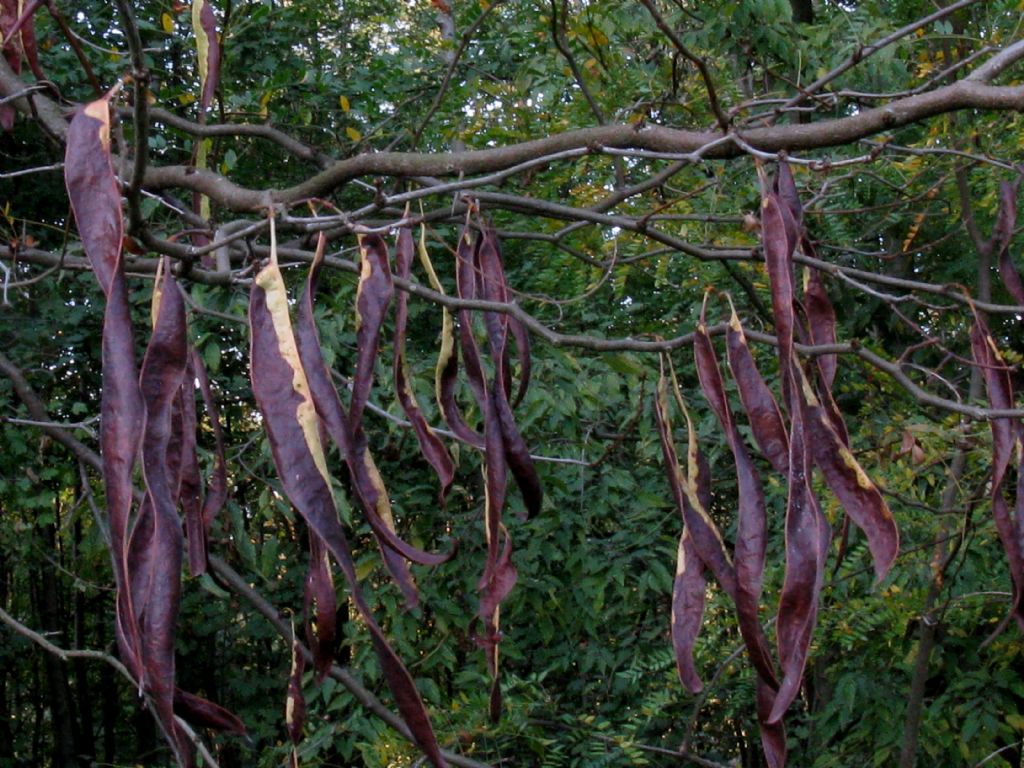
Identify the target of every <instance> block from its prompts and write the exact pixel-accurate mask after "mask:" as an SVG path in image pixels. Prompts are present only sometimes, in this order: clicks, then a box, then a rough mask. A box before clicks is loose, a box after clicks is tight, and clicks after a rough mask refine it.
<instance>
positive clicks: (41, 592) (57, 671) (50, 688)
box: [33, 523, 76, 768]
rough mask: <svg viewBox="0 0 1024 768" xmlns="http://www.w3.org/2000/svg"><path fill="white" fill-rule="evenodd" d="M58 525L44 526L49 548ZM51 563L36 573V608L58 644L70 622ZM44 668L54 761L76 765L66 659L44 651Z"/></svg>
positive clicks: (53, 544) (61, 766) (51, 549)
mask: <svg viewBox="0 0 1024 768" xmlns="http://www.w3.org/2000/svg"><path fill="white" fill-rule="evenodd" d="M56 533H57V532H56V526H55V524H53V523H50V524H49V525H46V526H44V527H43V530H42V538H43V544H44V548H45V551H46V552H56V539H57V536H56ZM53 571H54V569H53V566H52V565H51V564H50V563H44V564H42V565H41V566H40V567H39V569H38V571H37V573H36V584H37V587H36V589H34V590H33V592H34V594H35V598H36V612H37V613H38V615H39V623H40V626H42V628H43V632H44V633H45V634H46V635H48V636H49V637H51V638H52V639H53V642H55V643H56V644H57V645H66V643H67V641H66V639H65V638H64V636H63V628H64V627H65V626H67V621H66V620H65V617H64V616H62V615H61V610H60V596H59V595H58V591H57V579H56V577H55V575H54V572H53ZM43 671H44V674H45V675H46V692H47V700H48V703H49V707H50V721H51V724H52V726H53V765H54V766H55V768H65V767H66V768H73V766H75V765H76V760H75V728H74V725H75V721H74V709H73V707H72V703H71V687H70V685H69V684H68V677H67V668H66V667H65V665H64V662H63V661H61V660H60V659H58V658H57V657H56V656H54V655H53V654H50V653H45V652H44V653H43Z"/></svg>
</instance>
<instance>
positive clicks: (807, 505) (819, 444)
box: [655, 164, 899, 768]
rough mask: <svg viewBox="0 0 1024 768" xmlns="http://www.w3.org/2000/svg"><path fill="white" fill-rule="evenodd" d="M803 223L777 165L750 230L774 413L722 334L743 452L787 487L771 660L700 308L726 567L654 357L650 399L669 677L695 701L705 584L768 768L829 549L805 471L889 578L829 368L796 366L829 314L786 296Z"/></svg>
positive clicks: (752, 540)
mask: <svg viewBox="0 0 1024 768" xmlns="http://www.w3.org/2000/svg"><path fill="white" fill-rule="evenodd" d="M802 219H803V211H802V208H801V205H800V201H799V198H798V196H797V192H796V186H795V184H794V182H793V178H792V175H791V173H790V171H789V168H788V167H787V166H786V165H785V164H780V166H779V172H778V175H777V176H776V177H775V179H774V181H773V182H772V183H771V185H770V186H769V185H767V184H766V188H765V189H764V191H763V200H762V210H761V222H762V243H763V250H764V256H765V263H766V267H767V272H768V278H769V282H770V287H771V297H772V315H773V320H774V324H775V330H776V336H777V339H778V357H779V370H780V379H781V396H782V402H783V404H784V406H785V407H784V409H780V407H779V405H778V402H777V400H776V398H775V395H774V394H773V393H772V391H771V389H770V388H769V387H768V385H767V384H766V383H765V381H764V379H763V377H762V376H761V374H760V372H759V370H758V368H757V364H756V362H755V360H754V357H753V355H752V354H751V351H750V348H749V346H748V344H747V339H746V336H745V334H744V331H743V326H742V323H741V322H740V319H739V316H738V315H737V313H736V311H735V309H732V312H731V317H730V320H729V325H728V329H727V332H726V349H727V361H728V368H729V370H730V372H731V374H732V376H733V379H734V380H735V382H736V386H737V389H738V392H739V395H740V401H741V403H742V405H743V409H744V410H745V411H746V413H747V418H748V421H749V424H750V429H751V432H752V434H753V438H754V441H755V442H756V444H757V447H758V448H759V449H760V451H761V453H762V454H763V455H764V457H765V458H766V459H767V461H768V463H769V464H770V465H771V467H772V469H773V470H774V471H776V472H778V473H779V474H781V475H782V476H783V477H785V478H786V488H787V501H786V519H785V541H786V569H785V577H784V580H783V585H782V591H781V593H780V595H779V601H778V613H777V617H776V643H775V650H776V653H775V654H774V655H773V654H772V651H771V648H770V644H769V642H768V640H767V638H766V637H765V634H764V631H763V629H762V624H761V619H760V615H759V609H760V600H761V596H762V580H763V574H764V566H765V544H766V529H767V510H766V503H765V497H764V491H763V487H762V481H761V478H760V475H759V473H758V470H757V468H756V466H755V464H754V462H753V460H752V458H751V456H750V453H749V451H748V448H747V446H746V444H745V442H744V441H743V438H742V436H741V433H740V431H739V428H738V426H737V423H736V420H735V418H734V415H733V413H732V412H731V409H730V407H729V403H728V399H727V397H726V392H725V386H724V381H723V378H722V373H721V368H720V365H719V361H718V356H717V353H716V351H715V347H714V345H713V344H712V341H711V337H710V335H709V334H708V330H707V326H706V324H705V311H706V300H705V307H704V308H703V309H702V311H701V319H700V323H699V324H698V326H697V329H696V332H695V334H694V358H695V363H696V369H697V375H698V378H699V381H700V388H701V391H702V392H703V394H704V397H705V399H706V400H707V401H708V403H709V405H710V406H711V410H712V411H714V413H715V416H716V418H717V419H718V421H719V423H720V424H721V426H722V429H723V431H724V434H725V438H726V441H727V442H728V444H729V448H730V450H731V452H732V455H733V458H734V462H735V467H736V479H737V490H738V493H737V497H738V509H737V520H736V541H735V544H734V547H733V549H732V552H731V553H730V551H729V549H728V547H727V546H726V544H725V542H724V540H723V538H722V535H721V533H720V532H719V530H718V528H717V526H716V524H715V522H714V520H713V519H712V517H711V515H710V514H709V509H710V501H711V492H710V488H711V481H710V476H709V470H708V465H707V463H706V462H705V460H704V459H703V457H702V455H701V452H700V449H699V446H698V444H697V438H696V432H695V431H694V429H693V424H692V421H691V418H690V415H689V412H688V411H687V408H686V403H685V400H684V398H683V395H682V391H681V390H680V387H679V384H678V382H677V380H676V377H675V373H674V371H673V370H672V367H671V362H670V360H669V359H668V356H667V355H664V356H663V357H662V364H661V376H660V378H659V385H658V391H657V395H656V399H655V416H656V419H657V422H658V430H659V435H660V438H661V444H662V452H663V455H664V458H665V465H666V472H667V474H668V481H669V486H670V488H671V491H672V496H673V499H674V500H675V502H676V505H677V506H678V508H679V510H680V513H681V516H682V519H683V525H684V528H683V533H682V536H681V537H680V540H679V551H678V562H677V568H676V578H675V585H674V588H673V595H672V625H671V631H672V641H673V646H674V648H675V653H676V661H677V667H678V671H679V677H680V680H681V681H682V683H683V685H684V686H685V687H686V688H687V689H688V690H690V691H691V692H694V693H696V692H698V691H700V690H701V688H702V683H701V680H700V676H699V673H698V671H697V669H696V666H695V663H694V658H693V651H694V644H695V642H696V639H697V636H698V633H699V631H700V625H701V622H702V616H703V611H704V593H705V579H706V576H705V573H706V572H710V573H711V575H712V576H713V577H714V579H715V580H716V581H717V582H718V584H719V586H720V587H721V589H722V591H723V592H725V593H726V595H728V596H729V598H730V599H731V600H732V601H733V604H734V606H735V610H736V616H737V622H738V624H739V629H740V634H741V636H742V638H743V643H744V645H745V647H746V650H747V654H748V656H749V658H750V662H751V665H752V666H753V668H754V671H755V673H756V677H757V685H756V707H757V717H758V722H759V725H760V728H761V741H762V745H763V747H764V752H765V756H766V759H767V760H768V764H769V765H770V766H772V768H777V767H780V766H783V765H785V761H786V737H785V730H784V728H783V717H784V715H785V714H786V710H787V709H788V708H789V706H790V705H791V704H792V703H793V700H794V699H795V698H796V696H797V695H798V693H799V691H800V684H801V681H802V679H803V673H804V668H805V666H806V663H807V654H808V649H809V647H810V642H811V638H812V636H813V633H814V627H815V624H816V621H817V611H818V601H819V597H820V593H821V587H822V582H823V578H824V563H825V557H826V555H827V552H828V549H829V544H830V542H831V530H830V526H829V523H828V520H827V519H826V517H825V515H824V513H823V512H822V510H821V506H820V504H819V502H818V499H817V498H816V496H815V494H814V492H813V490H812V487H811V479H812V472H813V468H814V467H815V466H816V467H817V468H818V470H819V471H820V472H821V476H822V478H823V479H824V481H825V484H826V485H827V486H828V487H829V489H830V490H831V491H832V493H833V494H835V496H836V498H837V499H838V500H839V502H840V504H841V505H842V507H843V509H844V510H845V512H846V514H847V516H848V518H849V519H850V520H852V521H853V522H854V524H856V525H857V526H858V527H859V528H860V529H861V530H862V531H863V532H864V534H865V536H866V538H867V542H868V547H869V549H870V551H871V555H872V557H873V560H874V565H875V573H876V575H877V577H878V579H882V578H884V576H885V575H886V574H887V573H888V572H889V569H890V568H891V567H892V564H893V561H894V560H895V558H896V556H897V554H898V552H899V534H898V531H897V529H896V523H895V521H894V520H893V517H892V513H891V512H890V510H889V507H888V505H887V504H886V503H885V500H884V498H883V497H882V494H881V493H880V492H879V490H878V488H877V487H876V486H875V484H874V483H873V482H872V481H871V480H870V479H869V478H868V476H867V475H866V474H865V472H864V470H863V469H862V468H861V466H860V464H859V463H858V462H857V460H856V458H855V457H854V455H853V453H852V452H851V451H850V448H849V444H848V437H847V430H846V426H845V424H844V423H843V419H842V416H841V414H840V412H839V409H838V407H837V406H836V404H835V401H834V399H833V398H832V393H831V390H832V384H833V382H834V380H835V375H836V358H835V356H834V355H831V354H827V355H820V356H818V357H816V358H814V359H813V360H812V361H810V362H809V363H806V364H805V363H803V362H801V361H800V360H799V359H798V358H797V356H796V354H795V349H794V345H795V341H796V340H800V341H803V342H806V343H809V344H816V345H823V344H829V343H832V342H834V341H835V312H834V310H833V309H832V305H831V303H830V302H829V300H828V296H827V294H826V292H825V289H824V286H823V285H822V284H821V282H820V279H819V278H818V276H817V275H816V274H813V273H812V274H810V275H809V277H808V278H807V280H806V281H805V285H804V291H803V296H802V298H801V299H800V300H798V299H797V296H796V290H795V284H796V281H795V277H794V273H793V254H794V252H795V251H796V250H797V249H798V248H799V249H803V251H804V252H805V253H808V254H811V253H812V248H813V246H812V244H811V242H810V240H809V239H808V237H807V235H806V232H805V230H804V228H803V221H802ZM670 391H671V396H670ZM672 399H674V400H675V401H676V403H677V405H678V407H679V409H680V410H681V412H682V413H683V416H684V420H685V422H686V428H687V429H686V431H687V435H688V438H687V443H688V445H687V452H686V468H685V471H684V469H683V468H682V467H681V466H680V464H679V460H678V457H677V454H676V449H675V445H674V442H673V437H672V421H671V417H670V406H671V400H672ZM812 445H813V450H812V449H811V446H812Z"/></svg>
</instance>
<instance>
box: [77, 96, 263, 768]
mask: <svg viewBox="0 0 1024 768" xmlns="http://www.w3.org/2000/svg"><path fill="white" fill-rule="evenodd" d="M108 99H109V95H108V97H105V98H102V99H99V100H97V101H94V102H91V103H90V104H87V105H86V106H84V107H83V108H81V109H80V110H79V111H78V112H76V113H75V116H74V118H73V119H72V121H71V125H70V126H69V128H68V137H67V154H66V157H65V170H64V173H65V180H66V183H67V189H68V195H69V197H70V199H71V205H72V208H73V210H74V214H75V219H76V221H77V222H78V230H79V233H80V235H81V238H82V244H83V247H84V249H85V252H86V254H87V256H88V258H89V261H90V264H91V265H92V269H93V273H94V274H95V275H96V279H97V280H98V281H99V284H100V287H101V288H102V290H103V293H104V295H105V297H106V308H105V310H104V317H103V340H102V362H103V374H102V378H103V394H102V401H101V417H102V421H101V428H100V444H101V451H102V456H103V479H104V487H105V493H106V505H107V513H108V517H107V521H108V525H109V534H110V550H111V558H112V561H113V570H114V579H115V585H116V614H115V622H116V627H115V629H116V636H117V644H118V650H119V652H120V656H121V659H122V660H123V661H124V663H125V666H126V667H127V669H128V670H129V671H130V672H131V674H132V676H133V677H134V678H135V680H136V681H137V683H138V686H139V690H140V693H142V694H144V695H145V696H146V697H147V698H148V700H149V702H150V705H151V708H152V710H153V713H154V715H155V716H156V719H157V721H158V722H159V723H160V726H161V728H162V729H163V731H164V733H165V735H166V737H167V740H168V742H169V743H170V744H171V746H172V748H173V749H174V751H175V754H176V755H177V758H178V760H179V762H180V763H181V764H182V765H191V764H193V762H194V757H193V751H194V747H193V744H192V743H191V741H190V740H189V739H188V738H187V736H186V735H185V732H184V731H183V729H182V728H181V727H180V726H179V725H178V723H177V721H176V720H175V715H180V716H182V717H184V718H186V719H188V720H191V721H192V722H194V723H195V724H197V725H201V726H205V727H212V728H216V729H218V730H223V731H228V732H233V733H238V734H244V733H245V728H244V726H243V725H242V723H241V722H240V721H239V720H238V719H237V718H236V717H235V716H234V715H232V714H231V713H229V712H227V711H226V710H224V709H223V708H221V707H219V706H217V705H215V704H213V703H212V702H209V701H206V700H205V699H202V698H200V697H198V696H194V695H192V694H189V693H187V692H185V691H182V690H180V689H178V688H177V687H176V686H175V671H174V666H175V659H174V639H175V625H176V622H177V616H178V606H179V602H180V597H181V567H182V560H183V552H184V537H183V535H182V517H183V518H184V527H185V529H186V530H187V532H188V561H189V566H190V570H191V571H192V573H193V575H198V574H200V573H202V572H204V571H205V569H206V542H207V533H208V531H209V529H210V525H211V524H212V522H213V519H214V516H215V515H216V514H217V512H218V511H219V510H220V508H221V507H222V506H223V504H224V501H225V499H226V496H227V473H226V468H225V464H224V450H223V441H222V438H221V431H220V422H219V419H218V416H217V410H216V406H215V403H214V399H213V395H212V392H211V389H210V385H209V381H208V379H207V376H206V371H205V369H204V367H203V364H202V361H201V359H200V357H199V356H198V355H197V354H196V352H195V350H194V349H193V348H192V347H191V345H190V344H189V341H188V328H187V325H186V319H185V305H184V300H183V298H182V295H181V292H180V290H179V288H178V285H177V283H176V282H175V280H174V277H173V275H172V274H171V271H170V268H169V266H167V265H164V266H163V268H162V269H161V271H160V272H159V274H158V275H157V279H156V283H155V286H154V291H153V302H152V329H151V332H150V337H149V343H148V345H147V347H146V353H145V356H144V358H143V360H142V365H141V368H140V367H138V366H137V365H136V360H135V338H134V330H133V328H132V322H131V313H130V307H129V301H128V287H127V283H126V281H125V274H124V261H123V258H122V242H123V237H124V224H123V220H122V217H121V194H120V191H119V188H118V184H117V180H116V177H115V175H114V171H113V167H112V165H111V158H110V109H109V103H108ZM197 381H198V382H199V383H200V392H201V395H202V399H203V401H204V403H205V405H206V409H207V414H208V416H209V418H210V422H211V425H212V428H213V433H214V437H215V441H216V458H215V461H214V466H213V470H212V473H211V476H210V478H209V479H208V481H207V483H206V484H205V486H206V487H205V493H204V490H203V485H204V484H203V482H202V478H201V476H200V469H199V462H198V459H197V455H196V430H197V415H196V400H195V384H196V382H197ZM140 458H141V466H142V478H143V482H144V490H143V492H142V493H141V494H138V495H137V494H136V493H135V492H134V489H133V485H132V473H133V471H134V469H135V466H136V463H137V462H138V461H139V459H140ZM179 511H180V516H179Z"/></svg>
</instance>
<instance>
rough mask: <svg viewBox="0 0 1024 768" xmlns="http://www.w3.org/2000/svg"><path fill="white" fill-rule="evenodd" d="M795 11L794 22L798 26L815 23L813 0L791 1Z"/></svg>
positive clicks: (790, 3)
mask: <svg viewBox="0 0 1024 768" xmlns="http://www.w3.org/2000/svg"><path fill="white" fill-rule="evenodd" d="M789 5H790V7H791V8H792V9H793V21H795V22H796V23H797V24H813V23H814V3H813V2H812V0H789Z"/></svg>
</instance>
